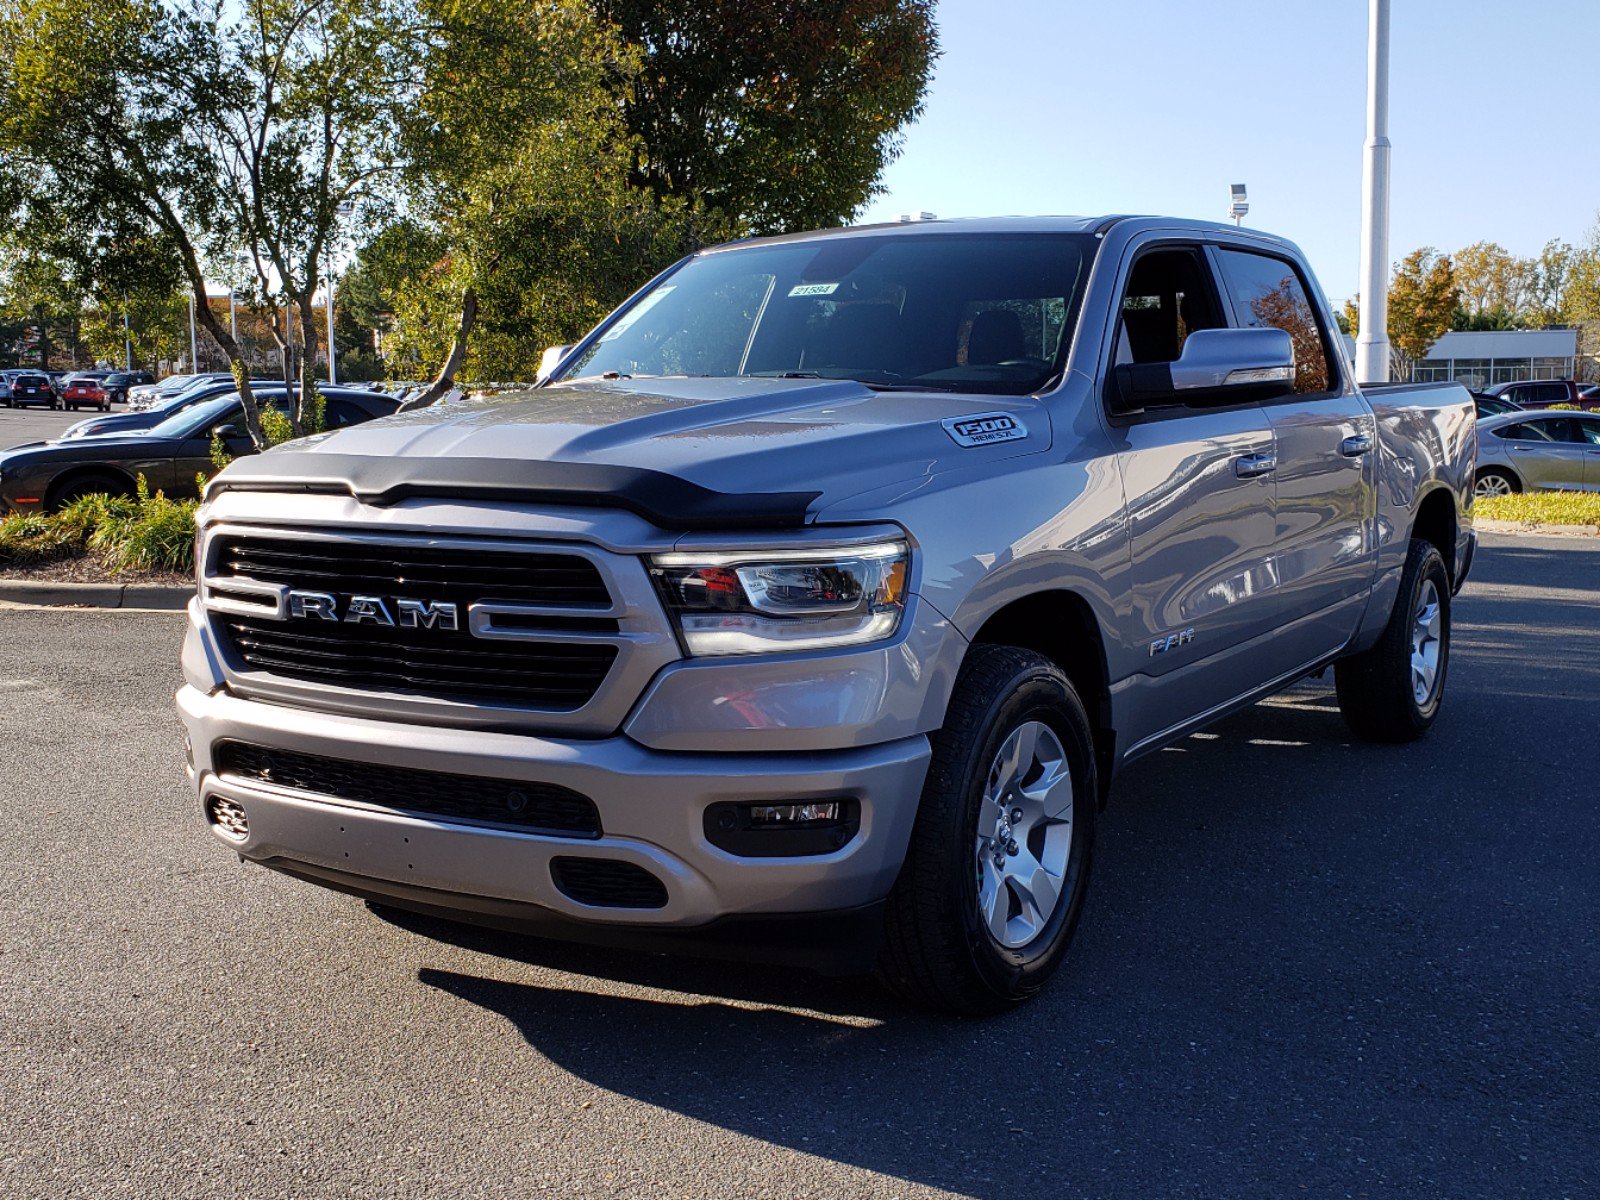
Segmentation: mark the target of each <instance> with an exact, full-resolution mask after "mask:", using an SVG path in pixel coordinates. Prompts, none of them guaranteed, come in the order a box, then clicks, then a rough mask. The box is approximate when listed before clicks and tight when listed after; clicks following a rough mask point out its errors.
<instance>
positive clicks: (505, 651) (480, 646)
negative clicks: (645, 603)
mask: <svg viewBox="0 0 1600 1200" xmlns="http://www.w3.org/2000/svg"><path fill="white" fill-rule="evenodd" d="M307 624H308V623H290V622H287V621H274V620H263V619H261V618H259V617H229V618H228V619H226V620H225V621H223V622H222V625H221V628H222V629H223V631H224V632H225V633H226V634H227V637H228V640H229V641H230V642H231V643H232V644H233V649H234V652H235V653H237V654H238V656H239V657H240V658H241V659H242V660H243V661H244V662H245V663H246V664H247V665H248V666H251V667H253V668H255V669H256V670H259V671H267V672H270V673H271V674H273V675H282V676H286V677H288V678H291V679H305V680H310V681H312V682H318V683H331V684H337V685H339V686H340V687H348V688H357V689H360V690H362V691H384V692H414V693H419V694H423V695H427V696H432V697H435V698H438V699H442V700H462V701H468V702H481V701H489V702H491V703H499V704H509V705H514V706H516V707H519V708H536V709H543V710H546V711H549V712H571V711H573V710H574V709H578V708H582V707H583V706H584V705H585V704H587V703H588V702H589V699H590V697H592V696H593V695H594V694H595V692H596V690H598V688H599V687H600V684H601V682H602V681H603V680H604V679H605V677H606V672H607V671H609V670H610V669H611V663H612V661H613V660H614V659H615V658H616V656H617V648H616V647H615V646H612V645H607V644H605V643H599V642H597V643H594V644H588V643H583V642H536V641H527V642H525V641H521V640H506V641H495V642H490V641H482V640H478V639H474V638H470V637H467V636H466V635H464V634H461V633H444V632H441V631H438V630H423V629H407V630H403V631H397V630H393V629H383V628H374V627H373V626H370V625H330V626H328V627H327V628H326V629H324V628H323V627H321V626H315V627H307Z"/></svg>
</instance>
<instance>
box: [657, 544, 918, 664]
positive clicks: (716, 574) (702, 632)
mask: <svg viewBox="0 0 1600 1200" xmlns="http://www.w3.org/2000/svg"><path fill="white" fill-rule="evenodd" d="M650 563H651V565H650V574H651V577H652V578H653V579H654V580H655V583H656V587H657V588H658V589H659V590H660V592H661V597H662V599H663V600H664V601H665V602H666V605H667V610H668V611H669V612H670V613H671V614H672V617H673V620H675V621H676V622H677V624H678V631H679V633H680V634H681V635H682V637H683V644H684V647H685V648H686V649H687V650H688V651H689V653H690V654H694V655H718V654H773V653H779V652H782V651H786V650H821V649H826V648H828V647H832V646H856V645H861V644H863V643H866V642H876V641H881V640H883V639H884V638H887V637H892V636H893V635H894V632H895V630H896V629H898V628H899V627H900V618H901V616H902V615H903V614H904V612H905V599H906V575H907V571H908V568H909V566H910V551H909V549H908V548H907V546H906V544H905V543H904V542H900V541H892V542H877V543H874V544H872V545H869V546H830V547H822V548H818V549H809V548H808V549H794V550H750V551H726V552H714V553H701V552H697V551H685V552H681V553H679V552H674V553H671V554H658V555H656V556H654V557H653V558H652V559H651V560H650Z"/></svg>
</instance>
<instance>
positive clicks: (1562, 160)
mask: <svg viewBox="0 0 1600 1200" xmlns="http://www.w3.org/2000/svg"><path fill="white" fill-rule="evenodd" d="M938 20H939V27H940V37H941V40H942V43H943V48H944V55H943V57H942V58H941V59H940V61H939V63H938V66H937V70H936V75H935V78H934V81H933V85H932V87H931V89H930V91H929V94H928V103H927V112H926V113H925V114H924V115H923V117H922V119H921V121H919V122H918V123H917V124H916V125H914V126H912V127H911V129H910V130H909V132H908V135H907V138H906V143H905V153H904V154H903V155H902V156H901V158H900V159H899V160H898V161H897V162H896V163H894V164H893V165H892V166H891V167H890V168H889V170H888V172H887V173H886V175H885V177H884V183H885V185H886V186H887V188H888V191H887V193H886V194H885V195H884V196H883V197H882V198H881V199H880V200H878V201H876V202H875V203H873V205H872V206H871V207H870V208H869V210H868V211H867V213H866V214H865V216H864V219H866V220H892V219H894V218H895V217H896V216H898V215H899V214H900V213H903V212H909V211H916V210H926V211H930V212H934V213H937V214H938V215H939V216H941V217H962V216H983V215H996V214H1012V213H1023V214H1043V213H1077V214H1097V213H1102V212H1135V213H1138V212H1147V213H1161V214H1164V215H1175V216H1192V217H1203V218H1208V219H1216V218H1221V217H1222V216H1223V215H1224V213H1225V209H1226V204H1227V191H1228V185H1229V184H1230V183H1244V184H1247V185H1248V186H1249V188H1250V202H1251V210H1250V215H1249V216H1248V217H1247V218H1246V219H1245V221H1246V224H1249V225H1256V226H1258V227H1260V228H1262V229H1268V230H1271V231H1272V232H1274V233H1280V234H1282V235H1284V236H1285V237H1288V238H1291V239H1293V240H1294V241H1296V242H1298V243H1299V244H1300V246H1301V247H1302V248H1303V249H1304V250H1305V251H1306V253H1307V254H1308V255H1309V256H1310V258H1311V262H1312V265H1313V266H1314V268H1315V269H1316V271H1317V273H1318V274H1319V275H1320V276H1321V278H1322V282H1323V286H1324V288H1325V289H1326V290H1327V292H1328V294H1329V295H1330V296H1333V297H1336V298H1343V297H1345V296H1348V295H1349V294H1350V293H1351V292H1352V291H1354V290H1355V287H1356V275H1357V269H1358V241H1359V237H1360V228H1361V146H1362V140H1363V138H1364V136H1365V120H1366V109H1365V89H1366V27H1367V5H1366V4H1365V3H1364V0H1094V2H1090V0H988V2H985V0H940V3H939V6H938ZM1392 53H1393V69H1392V77H1391V88H1392V91H1391V97H1390V106H1391V111H1390V137H1391V138H1392V140H1393V142H1394V171H1393V174H1394V185H1393V188H1394V190H1393V223H1392V226H1391V239H1392V241H1391V249H1392V251H1393V253H1392V257H1393V258H1395V259H1398V258H1400V257H1401V256H1402V255H1404V254H1405V253H1406V252H1407V251H1409V250H1411V249H1413V248H1415V247H1417V246H1421V245H1431V246H1436V247H1438V248H1439V249H1441V250H1446V251H1451V250H1456V249H1459V248H1460V247H1461V246H1464V245H1467V244H1469V243H1471V242H1475V241H1479V240H1489V241H1497V242H1500V243H1501V244H1502V245H1504V246H1506V247H1507V248H1509V249H1510V250H1512V251H1514V252H1516V253H1519V254H1529V253H1536V252H1537V251H1538V250H1539V248H1540V247H1541V246H1543V245H1544V243H1545V242H1546V241H1547V240H1548V239H1550V238H1552V237H1559V238H1562V239H1565V240H1566V241H1570V242H1574V243H1576V242H1578V241H1579V240H1581V239H1582V238H1583V237H1584V236H1585V235H1586V234H1587V232H1588V230H1589V229H1590V227H1591V226H1592V225H1593V223H1594V221H1595V215H1596V210H1597V209H1600V131H1597V121H1596V117H1597V114H1600V3H1596V0H1516V2H1515V3H1489V2H1487V0H1467V2H1465V3H1463V2H1462V0H1394V6H1393V48H1392Z"/></svg>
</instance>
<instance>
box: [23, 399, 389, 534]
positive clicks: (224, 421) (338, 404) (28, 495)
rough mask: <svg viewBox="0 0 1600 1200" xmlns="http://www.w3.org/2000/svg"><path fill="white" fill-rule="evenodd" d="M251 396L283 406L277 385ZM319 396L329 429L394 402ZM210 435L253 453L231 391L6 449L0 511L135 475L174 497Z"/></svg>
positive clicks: (129, 481)
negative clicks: (115, 427)
mask: <svg viewBox="0 0 1600 1200" xmlns="http://www.w3.org/2000/svg"><path fill="white" fill-rule="evenodd" d="M256 395H257V397H258V399H259V400H260V401H261V404H262V405H263V406H264V407H275V408H279V409H282V408H284V407H285V406H286V405H287V403H288V401H287V399H286V393H285V392H284V390H283V385H282V384H279V385H278V389H277V391H271V390H267V389H263V390H262V391H260V392H257V393H256ZM323 395H324V396H325V397H326V398H327V402H328V404H327V427H328V428H329V429H330V430H336V429H342V428H344V427H346V426H349V425H358V424H360V423H361V422H363V421H370V420H372V419H373V418H375V417H384V416H388V415H389V414H390V413H392V412H393V411H394V410H395V408H396V403H397V402H396V401H395V399H394V398H393V397H392V396H386V395H383V394H381V393H377V392H357V391H349V392H347V391H345V390H343V389H340V388H329V389H328V390H327V391H325V392H324V393H323ZM213 435H220V436H221V438H222V440H223V442H224V444H225V445H226V446H227V449H228V453H229V454H231V455H233V456H234V457H236V458H237V457H241V456H244V455H248V454H253V453H255V447H254V445H253V444H252V443H251V441H250V439H249V437H248V436H247V435H246V434H245V432H244V408H243V406H242V405H241V404H240V403H239V394H238V393H237V392H229V393H227V394H225V395H222V396H218V397H215V398H214V399H211V400H208V401H206V402H205V403H203V404H199V405H196V406H194V407H192V408H187V409H185V410H183V411H181V412H179V413H176V414H175V415H173V416H172V417H169V418H168V419H167V420H166V421H163V422H162V423H161V424H160V425H158V426H156V427H155V428H154V429H151V430H149V431H148V432H140V433H135V434H132V435H131V436H127V437H115V438H113V437H106V438H79V439H77V440H75V441H55V442H31V443H28V444H26V445H22V446H16V447H13V448H12V449H10V450H8V451H5V452H4V453H0V513H3V512H38V511H41V510H43V511H45V512H54V511H56V510H57V509H59V508H60V507H61V506H62V505H63V504H66V503H68V502H70V501H72V500H76V499H77V498H78V497H79V496H88V495H93V494H95V493H99V492H104V493H107V494H110V495H132V494H133V491H134V488H135V486H136V485H137V482H138V479H139V477H140V476H141V475H142V476H143V477H144V479H145V481H146V482H147V483H148V485H149V487H150V490H151V491H157V490H159V491H163V492H165V493H166V494H167V495H168V496H170V497H172V498H174V499H180V498H184V497H190V496H194V495H195V494H196V492H197V490H198V489H197V487H196V484H195V480H196V478H197V477H198V476H201V475H205V476H209V475H211V473H212V472H213V470H214V469H215V466H214V464H213V463H212V460H211V439H212V436H213Z"/></svg>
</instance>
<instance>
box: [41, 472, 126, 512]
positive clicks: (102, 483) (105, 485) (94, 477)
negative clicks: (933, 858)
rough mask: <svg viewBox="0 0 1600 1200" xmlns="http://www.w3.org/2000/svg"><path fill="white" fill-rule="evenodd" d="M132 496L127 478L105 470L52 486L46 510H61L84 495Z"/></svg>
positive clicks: (75, 476)
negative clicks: (109, 473) (106, 472)
mask: <svg viewBox="0 0 1600 1200" xmlns="http://www.w3.org/2000/svg"><path fill="white" fill-rule="evenodd" d="M98 495H106V496H131V495H133V489H132V488H131V487H129V486H128V481H127V480H126V479H122V478H119V477H118V476H116V475H108V474H105V473H104V472H100V473H95V474H88V475H74V476H73V477H72V478H70V479H68V480H66V481H65V482H63V483H58V484H56V485H55V486H54V487H52V488H51V489H50V491H49V494H48V495H46V497H45V502H44V510H45V512H51V513H53V512H59V511H60V510H61V509H62V508H64V507H65V506H66V505H68V504H71V503H72V502H73V501H74V500H77V499H80V498H81V497H83V496H98Z"/></svg>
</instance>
